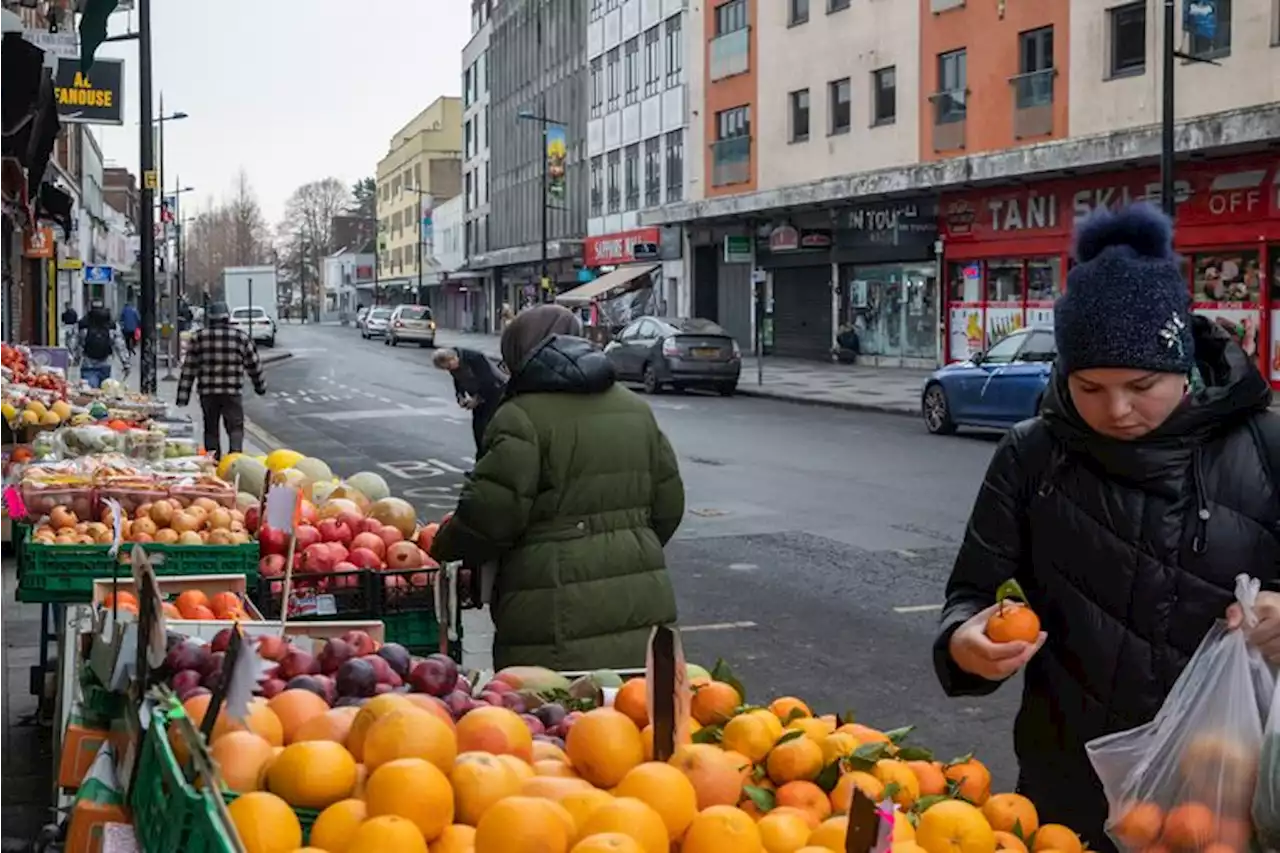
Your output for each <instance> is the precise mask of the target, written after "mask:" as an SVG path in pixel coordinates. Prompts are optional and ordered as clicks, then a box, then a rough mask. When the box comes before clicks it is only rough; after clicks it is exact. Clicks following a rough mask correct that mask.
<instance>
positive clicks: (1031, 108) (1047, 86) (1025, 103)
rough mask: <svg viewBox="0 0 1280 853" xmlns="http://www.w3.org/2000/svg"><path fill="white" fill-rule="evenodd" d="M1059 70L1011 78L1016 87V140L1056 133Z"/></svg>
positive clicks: (1018, 75)
mask: <svg viewBox="0 0 1280 853" xmlns="http://www.w3.org/2000/svg"><path fill="white" fill-rule="evenodd" d="M1057 76H1058V70H1057V69H1056V68H1045V69H1043V70H1040V71H1029V72H1027V73H1025V74H1017V75H1015V76H1013V77H1010V78H1009V85H1011V86H1013V135H1014V137H1015V138H1017V139H1023V138H1025V137H1028V136H1045V135H1046V134H1050V133H1053V81H1054V78H1056V77H1057Z"/></svg>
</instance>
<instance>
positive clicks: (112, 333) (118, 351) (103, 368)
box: [71, 299, 129, 388]
mask: <svg viewBox="0 0 1280 853" xmlns="http://www.w3.org/2000/svg"><path fill="white" fill-rule="evenodd" d="M72 341H73V344H72V347H71V356H72V358H73V359H75V361H77V362H79V364H80V378H81V379H83V380H84V381H85V382H87V383H88V385H89V387H90V388H101V387H102V383H103V382H104V381H106V380H107V379H110V378H111V356H112V355H114V356H115V357H116V358H118V359H120V369H121V378H122V379H128V378H129V351H128V350H127V349H126V348H125V345H124V340H123V339H122V338H121V337H120V333H119V332H117V331H116V326H115V323H113V322H111V312H109V311H107V308H106V306H105V305H103V304H102V300H101V299H95V300H93V301H92V302H90V303H89V313H87V314H85V315H84V319H82V320H81V321H80V323H79V329H78V334H76V335H73V336H72Z"/></svg>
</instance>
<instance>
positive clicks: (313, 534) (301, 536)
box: [293, 524, 320, 551]
mask: <svg viewBox="0 0 1280 853" xmlns="http://www.w3.org/2000/svg"><path fill="white" fill-rule="evenodd" d="M293 535H294V536H295V537H296V538H297V540H298V550H299V551H305V550H306V549H307V547H308V546H310V545H314V544H316V543H317V542H319V541H320V531H319V530H318V529H317V528H315V527H312V526H311V525H310V524H299V525H298V529H297V531H296V532H295V533H294V534H293Z"/></svg>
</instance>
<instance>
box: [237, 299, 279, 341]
mask: <svg viewBox="0 0 1280 853" xmlns="http://www.w3.org/2000/svg"><path fill="white" fill-rule="evenodd" d="M231 325H233V326H237V327H239V328H240V330H241V331H243V332H246V333H247V334H248V335H249V337H251V338H253V342H254V343H255V344H259V343H260V344H266V345H267V346H269V347H274V346H275V345H276V321H275V320H272V319H271V317H270V315H268V314H267V312H266V311H265V310H264V309H262V308H258V307H257V306H254V307H253V308H232V309H231Z"/></svg>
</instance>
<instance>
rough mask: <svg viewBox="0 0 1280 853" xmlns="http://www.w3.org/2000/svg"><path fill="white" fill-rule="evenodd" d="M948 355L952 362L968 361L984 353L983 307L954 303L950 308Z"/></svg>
mask: <svg viewBox="0 0 1280 853" xmlns="http://www.w3.org/2000/svg"><path fill="white" fill-rule="evenodd" d="M948 314H949V320H950V324H949V329H950V331H951V334H950V339H949V341H948V345H949V346H948V350H947V352H948V354H949V355H950V357H951V360H952V361H967V360H968V359H970V358H972V357H973V356H975V355H977V354H978V353H980V352H982V307H981V306H980V305H966V304H964V303H961V302H953V303H951V305H950V307H949V311H948Z"/></svg>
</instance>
